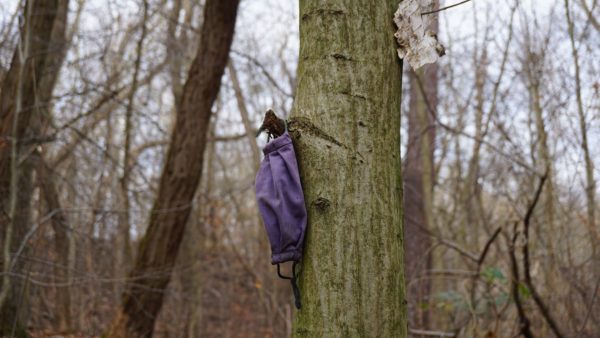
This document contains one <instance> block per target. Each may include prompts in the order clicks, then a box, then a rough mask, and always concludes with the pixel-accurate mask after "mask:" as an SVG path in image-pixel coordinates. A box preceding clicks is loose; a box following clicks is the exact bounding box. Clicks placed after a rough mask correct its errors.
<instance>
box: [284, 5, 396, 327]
mask: <svg viewBox="0 0 600 338" xmlns="http://www.w3.org/2000/svg"><path fill="white" fill-rule="evenodd" d="M397 5H398V2H397V1H396V0H394V1H378V2H373V1H368V0H352V1H350V0H329V1H317V0H301V1H300V57H299V64H298V78H297V79H298V86H297V92H296V99H295V102H294V107H293V112H292V118H291V120H290V131H291V134H292V136H293V138H294V144H295V146H296V150H297V155H298V162H299V166H300V173H301V177H302V183H303V187H304V194H305V200H306V204H307V209H308V219H309V221H308V233H307V238H306V244H305V254H304V259H303V263H302V268H301V276H300V289H301V292H302V309H301V310H300V311H298V312H297V316H296V317H295V320H294V323H293V335H294V336H295V337H406V331H407V328H406V309H405V300H404V264H403V248H402V246H403V243H402V242H403V231H402V177H401V176H402V175H401V162H400V96H401V95H400V94H401V79H402V72H401V62H400V60H399V59H398V56H397V55H396V42H395V41H394V36H393V32H394V31H395V27H394V23H393V21H392V18H393V16H394V11H395V9H396V8H397Z"/></svg>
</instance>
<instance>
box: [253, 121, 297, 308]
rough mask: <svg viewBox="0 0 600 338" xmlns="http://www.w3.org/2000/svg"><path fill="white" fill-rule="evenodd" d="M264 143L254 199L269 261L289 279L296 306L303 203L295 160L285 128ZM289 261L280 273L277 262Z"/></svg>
mask: <svg viewBox="0 0 600 338" xmlns="http://www.w3.org/2000/svg"><path fill="white" fill-rule="evenodd" d="M285 127H286V128H285V132H284V134H283V135H281V136H279V137H278V138H276V139H274V140H273V141H271V142H270V143H268V144H267V145H266V146H265V148H264V149H263V153H264V155H265V157H264V159H263V161H262V163H261V165H260V169H259V170H258V174H257V175H256V199H257V201H258V209H259V211H260V214H261V215H262V218H263V221H264V223H265V228H266V230H267V235H268V236H269V241H270V242H271V264H277V273H278V274H279V277H281V278H284V279H289V280H291V283H292V288H293V291H294V296H295V298H296V307H297V308H300V297H299V290H298V287H297V285H296V277H297V276H296V272H295V270H296V269H295V268H296V263H297V262H298V261H300V259H301V258H302V246H303V244H304V233H305V231H306V219H307V216H306V206H305V205H304V193H303V192H302V185H301V184H300V175H299V172H298V163H297V162H296V153H295V152H294V146H293V144H292V139H291V138H290V135H289V134H288V131H287V123H286V126H285ZM289 261H293V262H294V264H293V265H292V277H286V276H283V275H281V273H280V270H279V264H280V263H284V262H289Z"/></svg>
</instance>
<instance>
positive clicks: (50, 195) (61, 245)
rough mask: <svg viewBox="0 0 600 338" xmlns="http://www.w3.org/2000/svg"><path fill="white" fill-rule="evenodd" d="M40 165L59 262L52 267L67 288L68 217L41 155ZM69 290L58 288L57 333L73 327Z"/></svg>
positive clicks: (59, 282)
mask: <svg viewBox="0 0 600 338" xmlns="http://www.w3.org/2000/svg"><path fill="white" fill-rule="evenodd" d="M36 157H37V160H38V161H39V163H38V166H37V175H38V176H37V177H38V180H39V182H40V186H41V192H42V196H43V199H44V201H45V202H46V209H47V210H48V213H49V214H51V215H52V216H51V218H50V223H51V224H52V229H53V230H54V248H55V251H56V252H55V254H56V256H57V258H58V262H57V263H55V266H54V277H55V280H56V282H57V283H58V284H66V283H68V282H69V280H70V276H69V275H70V271H69V265H70V264H69V256H70V248H69V231H68V230H69V219H68V217H67V214H66V213H65V212H63V210H62V207H61V204H60V198H59V195H58V190H57V189H56V184H55V180H54V175H53V173H52V169H51V168H48V167H47V164H46V163H45V162H44V160H43V158H42V154H39V153H38V154H37V155H36ZM69 290H70V288H69V286H62V285H61V286H58V287H57V291H56V294H57V305H56V309H57V310H56V322H57V327H56V329H57V330H59V332H68V330H69V329H70V328H71V326H72V320H71V295H70V293H69Z"/></svg>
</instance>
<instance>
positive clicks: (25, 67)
mask: <svg viewBox="0 0 600 338" xmlns="http://www.w3.org/2000/svg"><path fill="white" fill-rule="evenodd" d="M67 9H68V0H48V1H36V0H30V1H27V2H26V4H25V6H24V15H23V17H24V18H25V23H24V28H23V30H22V31H21V32H20V33H21V34H20V38H19V44H18V46H17V49H16V50H15V51H14V53H13V58H12V61H11V66H10V69H9V71H8V72H7V74H6V77H5V78H4V80H3V82H2V86H1V87H2V89H1V92H0V236H2V238H1V241H2V244H3V259H2V260H1V262H0V264H1V266H2V271H8V270H11V269H12V270H13V272H14V271H16V272H21V270H23V269H25V267H24V266H25V264H24V263H23V262H22V261H21V260H19V259H18V257H12V256H11V253H14V252H15V251H16V248H17V247H19V246H20V245H21V244H22V242H23V240H24V237H25V234H26V233H27V231H28V228H29V225H30V214H31V212H30V206H31V195H32V192H33V183H32V176H33V171H34V167H35V163H34V159H33V158H32V157H31V156H30V154H31V149H33V147H35V146H36V145H37V144H39V143H40V142H41V139H42V136H43V128H44V125H45V121H47V115H48V114H49V110H48V104H49V101H50V99H51V95H52V91H53V89H54V85H55V83H56V80H57V78H58V73H59V70H60V66H61V64H62V62H63V59H64V55H65V51H66V40H65V31H66V23H67ZM18 159H22V160H20V161H19V162H20V163H19V162H17V161H18ZM25 250H27V247H25ZM9 265H10V266H9ZM26 302H27V283H26V282H24V281H23V280H21V279H14V280H12V281H11V280H10V278H9V277H8V275H7V274H4V277H3V280H2V289H1V290H0V336H3V335H12V333H13V332H18V331H22V329H23V328H24V326H25V325H26V323H24V321H25V317H26V312H27V311H25V310H26V309H27V303H26Z"/></svg>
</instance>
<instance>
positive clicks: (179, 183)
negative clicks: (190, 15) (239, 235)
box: [107, 0, 238, 337]
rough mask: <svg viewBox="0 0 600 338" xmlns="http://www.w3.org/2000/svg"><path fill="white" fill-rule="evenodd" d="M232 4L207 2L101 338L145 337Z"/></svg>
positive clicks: (224, 53) (186, 193) (185, 198)
mask: <svg viewBox="0 0 600 338" xmlns="http://www.w3.org/2000/svg"><path fill="white" fill-rule="evenodd" d="M237 7H238V0H208V1H207V2H206V5H205V8H204V23H203V25H202V30H201V33H200V41H201V43H202V45H201V46H200V48H199V50H198V54H197V55H196V58H195V60H194V61H193V63H192V66H191V68H190V70H189V73H188V79H187V82H186V84H185V86H184V88H183V92H182V97H181V101H180V103H179V111H178V112H177V117H176V120H175V127H174V130H173V134H172V137H171V143H170V145H169V150H168V153H167V156H166V162H165V167H164V170H163V173H162V176H161V180H160V185H159V190H158V195H157V197H156V200H155V202H154V206H153V208H152V211H151V215H150V221H149V225H148V229H147V231H146V234H145V235H144V238H143V239H142V241H141V243H140V246H139V251H138V254H137V257H136V261H135V264H134V267H133V270H132V271H131V273H130V277H131V278H132V279H133V281H132V282H130V283H127V285H126V287H125V292H124V295H123V303H122V305H121V307H120V308H119V310H118V312H117V316H116V318H115V320H114V321H113V323H112V325H111V327H110V329H109V330H108V333H107V336H109V337H151V336H152V332H153V329H154V322H155V319H156V316H157V315H158V313H159V311H160V309H161V307H162V303H163V297H164V290H165V289H166V287H167V285H168V283H169V280H170V278H171V271H172V269H173V267H174V263H175V260H176V258H177V253H178V252H179V247H180V244H181V240H182V237H183V233H184V230H185V227H186V223H187V221H188V218H189V216H190V212H191V206H192V201H193V198H194V194H195V193H196V189H197V187H198V183H199V182H200V177H201V175H202V164H203V163H202V162H203V158H204V148H205V147H206V135H207V131H208V124H209V121H210V116H211V107H212V105H213V102H214V100H215V98H216V96H217V93H218V91H219V87H220V83H221V76H222V75H223V71H224V69H225V65H226V63H227V59H228V54H229V48H230V45H231V41H232V38H233V31H234V27H235V17H236V13H237Z"/></svg>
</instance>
